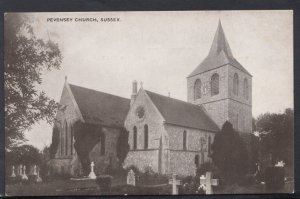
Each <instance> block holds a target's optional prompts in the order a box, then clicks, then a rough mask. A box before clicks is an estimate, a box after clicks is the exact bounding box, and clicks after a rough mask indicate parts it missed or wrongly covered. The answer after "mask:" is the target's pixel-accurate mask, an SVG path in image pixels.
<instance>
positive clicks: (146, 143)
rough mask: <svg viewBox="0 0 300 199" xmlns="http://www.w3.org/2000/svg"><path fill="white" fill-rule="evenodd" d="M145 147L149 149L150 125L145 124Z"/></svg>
mask: <svg viewBox="0 0 300 199" xmlns="http://www.w3.org/2000/svg"><path fill="white" fill-rule="evenodd" d="M144 149H148V125H147V124H146V125H145V126H144Z"/></svg>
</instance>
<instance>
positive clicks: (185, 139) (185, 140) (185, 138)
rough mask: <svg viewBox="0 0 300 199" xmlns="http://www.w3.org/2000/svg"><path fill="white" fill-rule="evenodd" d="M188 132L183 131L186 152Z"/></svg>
mask: <svg viewBox="0 0 300 199" xmlns="http://www.w3.org/2000/svg"><path fill="white" fill-rule="evenodd" d="M186 136H187V135H186V131H183V150H184V151H186V150H187V147H186V145H187V137H186Z"/></svg>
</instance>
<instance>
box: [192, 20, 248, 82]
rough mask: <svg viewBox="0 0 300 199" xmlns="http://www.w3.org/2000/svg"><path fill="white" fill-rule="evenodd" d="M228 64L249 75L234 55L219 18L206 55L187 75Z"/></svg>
mask: <svg viewBox="0 0 300 199" xmlns="http://www.w3.org/2000/svg"><path fill="white" fill-rule="evenodd" d="M226 64H230V65H232V66H233V67H236V68H237V69H239V70H241V71H243V72H245V73H247V74H248V75H251V74H250V73H249V72H248V71H247V70H246V69H245V68H244V67H243V66H242V65H241V64H240V63H239V62H238V61H237V60H236V59H235V58H234V57H233V54H232V52H231V49H230V46H229V44H228V41H227V39H226V36H225V33H224V30H223V27H222V24H221V21H220V20H219V24H218V28H217V31H216V34H215V37H214V40H213V42H212V45H211V47H210V51H209V53H208V55H207V57H206V58H205V59H204V60H203V61H202V62H201V64H199V65H198V66H197V68H196V69H195V70H194V71H193V72H192V73H191V74H190V75H189V76H188V77H191V76H194V75H197V74H200V73H203V72H206V71H209V70H212V69H215V68H218V67H220V66H223V65H226Z"/></svg>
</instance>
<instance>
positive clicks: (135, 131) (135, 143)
mask: <svg viewBox="0 0 300 199" xmlns="http://www.w3.org/2000/svg"><path fill="white" fill-rule="evenodd" d="M136 146H137V128H136V126H135V127H133V149H136Z"/></svg>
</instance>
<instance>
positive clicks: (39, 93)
mask: <svg viewBox="0 0 300 199" xmlns="http://www.w3.org/2000/svg"><path fill="white" fill-rule="evenodd" d="M293 42H294V41H293V11H292V10H234V11H233V10H227V11H118V12H116V11H114V12H8V13H5V15H4V103H5V107H4V108H5V116H4V119H5V195H6V196H89V195H91V196H100V195H101V196H103V195H117V196H127V195H201V196H205V195H210V194H270V193H294V78H293V77H294V61H293V56H294V53H293Z"/></svg>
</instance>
